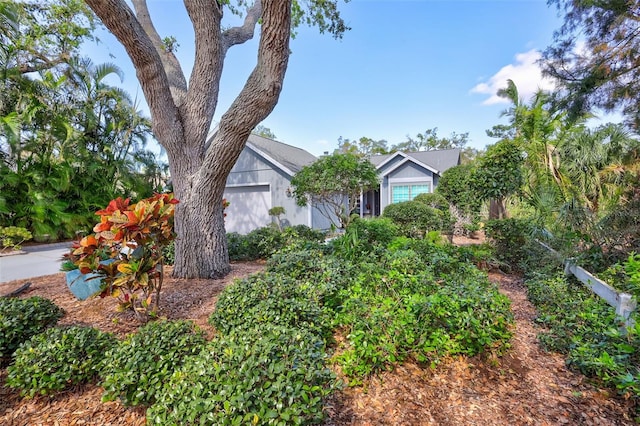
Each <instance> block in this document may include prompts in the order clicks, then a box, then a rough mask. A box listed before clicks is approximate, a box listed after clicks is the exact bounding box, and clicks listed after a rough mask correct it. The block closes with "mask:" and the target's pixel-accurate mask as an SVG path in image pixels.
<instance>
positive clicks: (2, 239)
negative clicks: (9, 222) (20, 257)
mask: <svg viewBox="0 0 640 426" xmlns="http://www.w3.org/2000/svg"><path fill="white" fill-rule="evenodd" d="M31 238H33V235H31V232H29V231H28V230H26V229H24V228H19V227H17V226H7V227H2V226H0V243H1V244H2V248H4V249H9V250H20V244H22V243H23V242H25V241H28V240H30V239H31Z"/></svg>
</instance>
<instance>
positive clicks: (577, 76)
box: [542, 0, 640, 127]
mask: <svg viewBox="0 0 640 426" xmlns="http://www.w3.org/2000/svg"><path fill="white" fill-rule="evenodd" d="M549 3H552V4H556V5H557V6H558V10H559V11H560V12H562V13H563V14H564V23H563V25H562V27H561V28H560V29H559V30H558V31H556V32H555V33H554V40H553V45H551V46H550V47H548V48H547V49H546V50H545V51H544V54H543V57H544V60H543V61H542V64H543V67H544V71H545V73H547V74H548V75H550V76H552V77H553V78H554V79H557V81H558V82H559V83H560V84H561V87H562V89H563V90H562V98H561V101H562V102H561V105H562V106H563V107H565V108H566V109H568V111H569V112H570V116H571V117H572V118H574V119H575V118H576V117H582V116H583V114H584V113H585V112H591V111H592V109H594V108H601V109H604V110H606V111H611V110H614V109H618V110H622V111H623V113H624V114H625V116H626V118H627V121H628V122H629V123H630V124H632V125H633V127H636V126H637V125H638V122H639V119H640V117H639V115H638V108H637V105H638V96H639V93H640V84H639V83H638V82H640V70H638V66H637V63H636V62H635V60H634V55H635V52H637V51H638V49H640V45H639V43H640V42H639V40H638V37H637V36H636V34H635V33H634V31H630V29H635V28H636V26H637V16H638V15H637V13H638V10H637V4H636V3H635V2H626V1H605V2H600V1H598V2H595V1H590V0H576V1H567V0H552V1H550V2H549ZM578 40H579V43H580V45H579V46H580V47H579V48H580V50H581V51H582V53H581V54H579V55H578V54H576V53H575V52H576V50H577V49H578V46H577V45H576V43H578Z"/></svg>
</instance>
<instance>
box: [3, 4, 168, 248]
mask: <svg viewBox="0 0 640 426" xmlns="http://www.w3.org/2000/svg"><path fill="white" fill-rule="evenodd" d="M2 5H3V9H4V10H6V8H10V9H12V16H11V22H10V23H8V24H9V25H8V26H5V25H2V31H0V45H1V46H2V47H1V48H0V51H1V53H2V54H1V55H0V68H1V69H2V70H3V72H2V74H1V75H0V89H1V90H0V139H1V140H2V141H3V143H2V145H1V146H0V194H1V195H0V226H18V227H22V228H26V229H28V230H29V231H30V232H31V233H32V234H33V236H34V238H35V239H36V240H37V241H50V240H57V239H67V238H72V237H74V236H75V231H77V230H82V229H87V228H89V227H90V226H91V225H92V222H93V220H94V216H93V211H95V210H96V209H97V208H99V207H100V206H102V205H104V204H106V203H107V202H108V201H109V200H110V199H112V198H113V197H115V196H116V194H117V193H122V192H125V193H128V194H132V195H135V196H137V197H144V196H149V195H151V194H152V192H153V190H155V189H158V187H159V185H160V183H159V181H160V179H161V177H162V173H163V171H164V170H163V169H164V165H162V164H159V163H158V161H157V160H156V158H155V156H154V154H153V153H152V152H150V151H147V150H145V149H144V143H145V141H146V140H145V139H146V137H147V135H149V134H150V127H151V126H150V122H149V120H148V119H146V118H145V117H143V116H141V115H140V113H139V112H138V111H137V110H136V106H135V105H134V103H133V101H132V100H131V99H130V97H129V95H128V94H127V93H125V92H124V91H122V90H121V89H120V88H118V87H115V86H111V85H108V84H106V83H105V79H106V78H108V77H109V76H112V75H115V76H116V77H121V78H122V71H121V70H120V69H119V68H118V67H117V66H115V65H113V64H101V65H97V66H94V65H93V64H92V63H91V61H90V60H88V59H87V58H83V57H81V56H80V53H81V52H80V46H81V45H82V43H84V42H85V41H87V40H92V39H94V36H93V34H92V32H93V30H94V29H95V24H96V22H97V21H96V17H95V15H94V14H93V13H92V12H91V10H90V9H89V7H88V6H87V5H86V4H85V2H83V1H79V0H51V1H47V2H33V1H28V2H25V1H3V2H2ZM5 5H6V6H5Z"/></svg>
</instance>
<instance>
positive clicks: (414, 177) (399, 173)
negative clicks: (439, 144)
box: [359, 148, 461, 216]
mask: <svg viewBox="0 0 640 426" xmlns="http://www.w3.org/2000/svg"><path fill="white" fill-rule="evenodd" d="M460 153H461V149H459V148H456V149H444V150H438V151H419V152H394V153H392V154H385V155H372V156H371V157H370V158H369V161H371V163H373V165H374V166H376V168H377V169H378V174H379V176H380V188H379V189H376V190H372V191H368V192H366V193H363V194H362V197H361V199H360V206H359V213H360V216H380V214H381V213H382V212H383V211H384V208H385V207H387V206H388V205H389V204H393V203H399V202H402V201H410V200H413V199H414V198H415V197H416V195H419V194H423V193H428V192H433V190H434V189H435V187H436V186H437V185H438V179H439V178H440V176H441V175H442V173H443V172H444V171H445V170H447V169H450V168H451V167H454V166H457V165H459V164H460Z"/></svg>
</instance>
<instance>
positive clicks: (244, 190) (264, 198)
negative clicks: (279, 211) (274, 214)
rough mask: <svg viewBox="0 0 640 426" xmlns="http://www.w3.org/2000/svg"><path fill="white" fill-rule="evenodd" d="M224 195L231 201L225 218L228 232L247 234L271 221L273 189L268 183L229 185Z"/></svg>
mask: <svg viewBox="0 0 640 426" xmlns="http://www.w3.org/2000/svg"><path fill="white" fill-rule="evenodd" d="M224 197H225V198H226V199H227V201H228V202H229V203H230V204H229V207H227V210H226V213H227V217H226V218H225V227H226V229H227V232H238V233H240V234H247V233H249V232H250V231H251V230H253V229H256V228H260V227H263V226H266V225H268V224H269V223H271V217H270V216H269V209H270V208H271V190H270V187H269V185H268V184H265V185H243V186H233V187H227V188H226V189H225V191H224Z"/></svg>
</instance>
